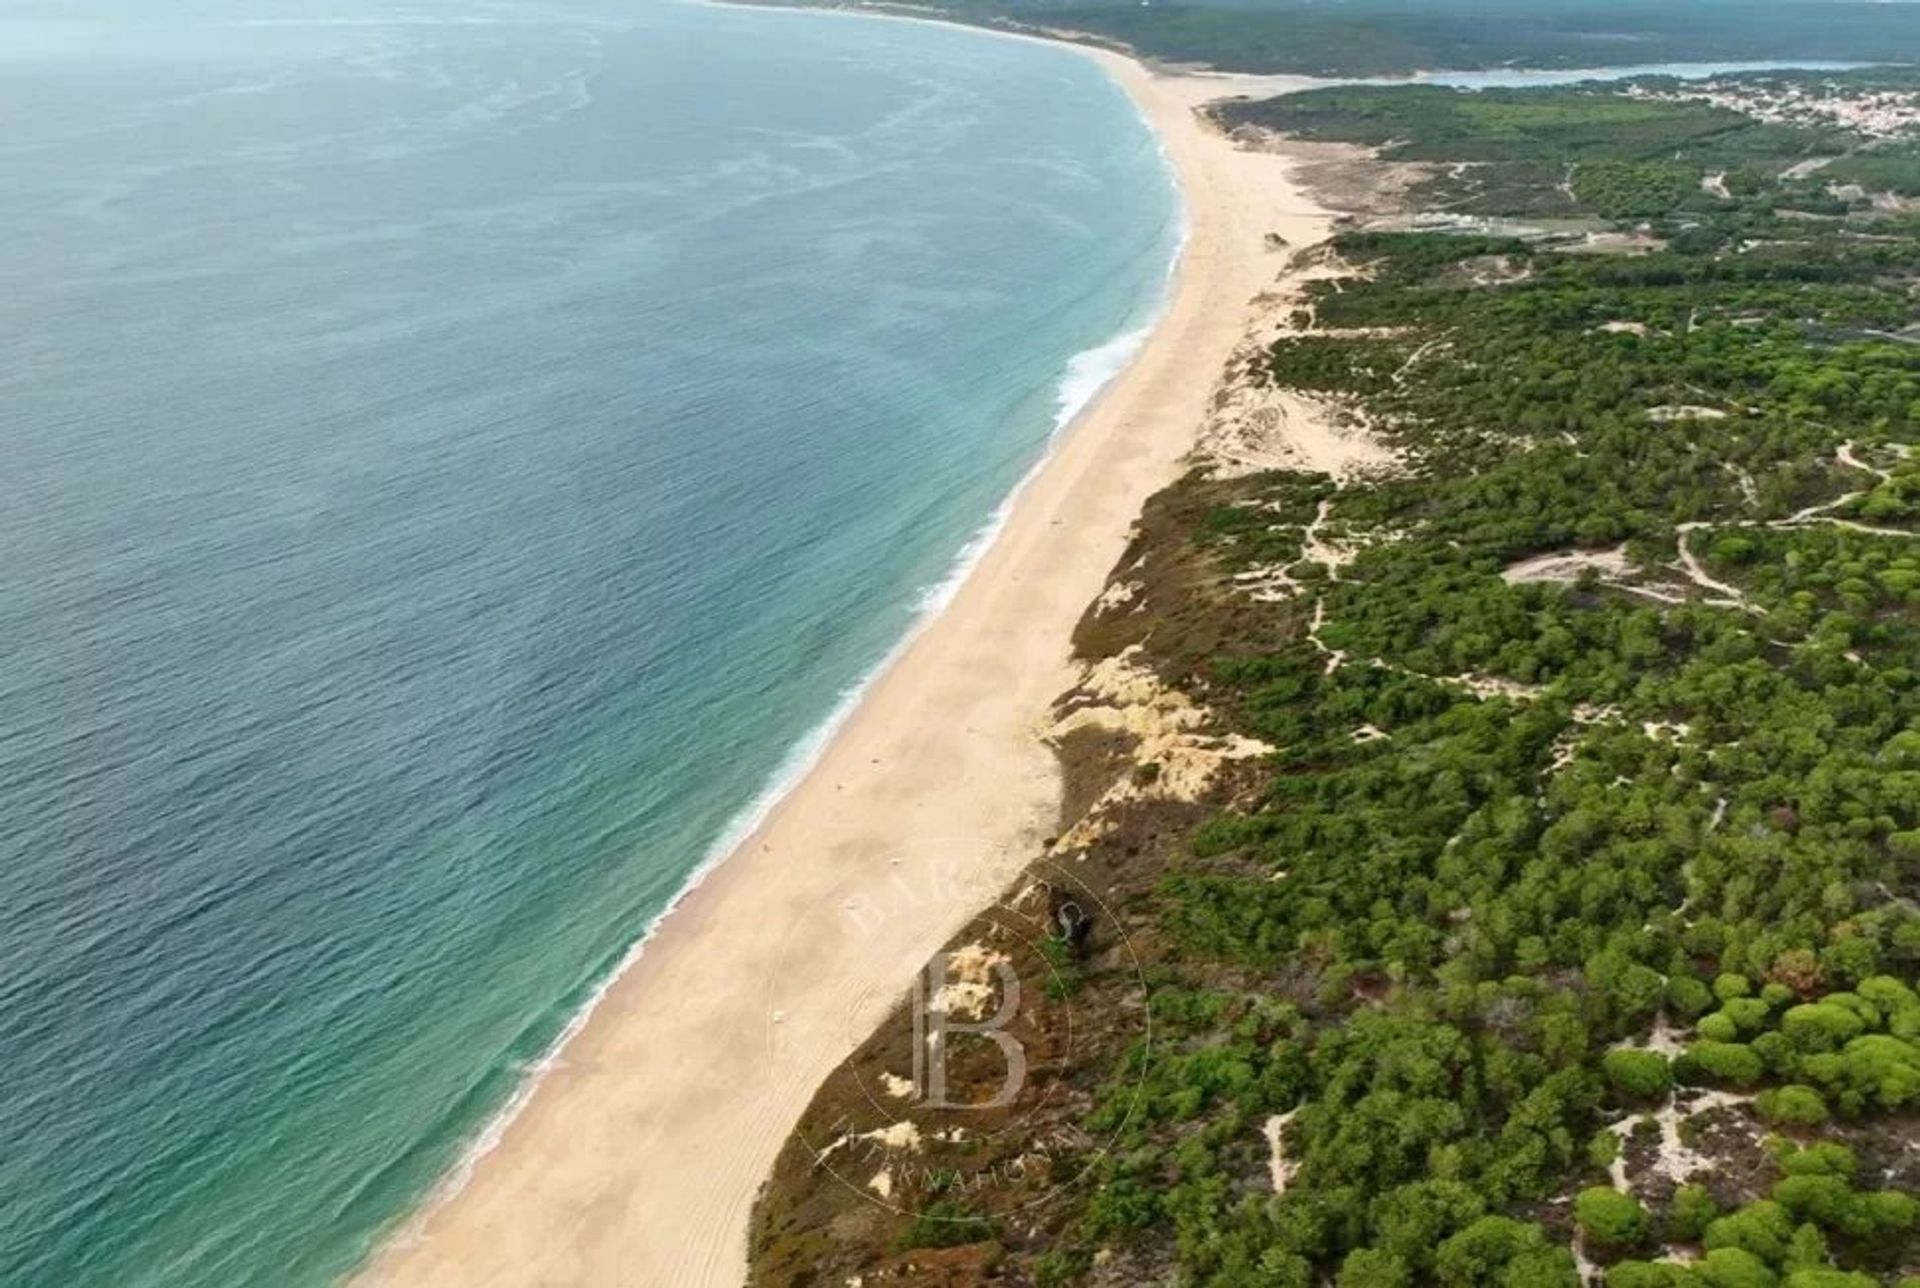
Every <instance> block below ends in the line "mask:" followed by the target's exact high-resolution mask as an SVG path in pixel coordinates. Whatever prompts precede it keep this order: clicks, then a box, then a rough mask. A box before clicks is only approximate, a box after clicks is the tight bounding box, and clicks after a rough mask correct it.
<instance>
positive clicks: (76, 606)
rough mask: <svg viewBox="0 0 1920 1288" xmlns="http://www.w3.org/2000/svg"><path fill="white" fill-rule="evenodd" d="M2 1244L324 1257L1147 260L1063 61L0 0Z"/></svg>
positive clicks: (1147, 241)
mask: <svg viewBox="0 0 1920 1288" xmlns="http://www.w3.org/2000/svg"><path fill="white" fill-rule="evenodd" d="M0 101H3V102H5V103H6V105H7V107H8V114H7V115H8V120H7V129H6V131H5V134H4V136H0V444H3V447H4V456H3V457H0V459H3V460H4V467H3V468H0V551H4V558H0V932H3V933H0V1059H4V1062H5V1069H6V1071H7V1078H6V1092H7V1094H6V1095H5V1096H4V1097H0V1283H6V1284H9V1285H13V1284H19V1285H60V1286H61V1288H70V1286H84V1285H116V1286H123V1285H165V1286H168V1288H174V1286H186V1285H196V1286H198V1285H207V1286H211V1285H220V1286H222V1288H225V1286H229V1285H237V1284H273V1285H289V1286H298V1285H306V1284H320V1283H326V1282H329V1281H332V1280H335V1279H337V1278H339V1277H340V1276H341V1275H342V1274H344V1273H345V1272H346V1271H348V1270H349V1269H351V1268H352V1266H353V1265H354V1264H355V1263H356V1261H357V1260H358V1259H359V1258H360V1257H362V1256H363V1255H364V1253H365V1252H366V1251H367V1249H368V1248H369V1246H370V1244H371V1243H372V1242H373V1241H375V1240H376V1239H377V1238H378V1237H379V1236H380V1235H381V1233H382V1232H384V1231H386V1230H389V1229H391V1228H392V1226H393V1225H394V1223H395V1222H396V1221H397V1220H399V1219H401V1218H402V1217H403V1216H404V1215H405V1214H406V1213H407V1212H408V1211H409V1210H411V1209H412V1208H413V1207H414V1206H415V1205H417V1204H418V1203H419V1202H420V1201H421V1200H422V1199H423V1197H424V1196H426V1195H427V1194H428V1193H429V1192H430V1191H432V1190H433V1188H434V1187H435V1185H436V1184H437V1183H439V1184H444V1183H446V1182H445V1181H444V1180H443V1179H442V1178H445V1177H447V1176H448V1175H449V1173H450V1172H451V1173H452V1174H454V1175H455V1176H456V1177H457V1174H458V1164H459V1163H460V1160H461V1159H462V1158H463V1156H465V1155H466V1154H467V1153H468V1152H469V1151H471V1150H472V1149H474V1148H476V1147H477V1145H476V1142H479V1141H483V1140H484V1139H485V1134H486V1132H487V1130H488V1128H489V1125H490V1124H492V1123H495V1122H497V1120H498V1118H499V1115H500V1114H501V1113H502V1111H503V1108H504V1107H505V1106H507V1105H508V1104H509V1103H510V1102H511V1100H512V1099H513V1097H514V1096H515V1094H516V1092H517V1091H519V1090H520V1089H522V1088H523V1087H524V1086H525V1085H526V1084H527V1081H528V1079H529V1078H531V1077H534V1076H537V1070H538V1068H539V1067H540V1063H541V1061H542V1059H543V1058H544V1057H545V1056H546V1054H547V1053H548V1052H549V1051H550V1050H551V1048H552V1046H553V1044H554V1042H555V1040H556V1038H557V1037H558V1036H559V1035H560V1034H561V1033H562V1032H563V1030H564V1029H565V1027H566V1026H567V1025H568V1023H569V1021H570V1020H571V1019H572V1018H573V1017H575V1016H576V1015H577V1014H578V1013H579V1012H580V1010H581V1008H582V1007H583V1005H585V1004H586V1003H587V1002H588V1001H589V999H590V998H591V997H592V996H593V994H594V990H595V989H596V987H597V986H598V985H600V984H601V983H602V982H603V981H604V980H605V979H606V977H607V976H608V974H609V973H610V972H612V971H614V970H615V969H617V967H618V965H619V964H620V962H621V961H622V960H623V958H624V957H625V956H626V955H627V954H628V952H629V950H630V948H631V947H632V946H633V945H634V944H635V943H636V941H639V940H640V939H642V937H643V936H644V935H645V933H646V932H647V930H648V928H649V926H650V925H651V924H652V922H653V921H654V919H655V918H656V917H657V916H658V915H659V914H660V913H661V911H662V910H663V909H664V908H666V907H667V906H668V904H669V902H670V901H671V899H672V898H673V896H674V894H675V893H676V892H677V891H679V890H680V889H682V888H683V886H684V885H685V883H686V882H687V881H688V880H689V879H690V878H692V877H693V876H694V875H695V874H696V873H697V872H698V871H699V870H700V869H701V868H702V866H703V865H704V864H707V863H709V862H711V861H712V860H713V859H714V858H715V857H716V856H718V855H719V854H720V853H722V852H723V851H724V848H725V846H726V844H727V842H728V840H729V838H730V837H733V836H737V835H738V834H739V832H740V830H741V829H742V828H744V827H745V826H746V825H747V824H748V823H750V822H751V820H752V819H753V818H754V817H756V816H757V815H758V813H759V812H761V811H763V810H764V809H765V807H766V806H767V805H768V804H769V803H770V802H771V800H772V799H774V797H775V796H776V795H777V793H778V791H779V790H780V788H781V787H782V786H783V785H784V784H786V783H789V782H791V781H792V779H793V778H794V776H795V775H796V774H798V773H799V772H800V771H801V770H802V769H804V767H805V763H806V761H807V759H808V757H809V756H810V755H811V754H812V753H813V752H814V751H817V750H818V747H819V745H820V743H821V742H822V741H823V739H824V737H825V736H826V734H827V732H828V731H830V729H831V727H832V722H833V721H834V720H835V719H837V718H838V717H839V716H840V715H842V714H844V712H845V711H846V710H847V709H848V705H849V703H850V702H851V701H852V700H853V697H854V695H856V694H857V693H858V692H859V690H860V687H861V685H862V684H863V683H864V682H865V681H866V680H867V679H868V678H869V677H871V675H872V674H873V673H874V670H875V668H876V667H877V666H879V665H881V664H882V662H883V660H884V659H885V658H886V657H887V655H888V654H889V652H890V650H892V649H893V648H895V647H896V646H897V644H898V642H899V641H900V640H901V639H902V638H903V636H905V635H906V634H907V633H908V632H909V631H910V630H911V629H912V627H913V625H914V624H915V622H916V621H918V620H922V619H923V618H924V615H925V614H926V613H928V612H930V611H933V610H934V609H936V608H937V607H938V605H939V604H940V602H942V599H943V597H944V595H945V594H947V593H948V592H949V591H950V589H951V587H952V585H953V584H954V578H955V577H956V576H957V575H959V573H960V572H961V571H963V570H964V568H965V566H966V563H967V561H968V560H969V559H970V558H972V557H973V556H974V555H975V554H977V552H978V550H979V549H980V547H981V544H982V542H983V541H984V540H986V539H987V537H988V536H989V535H990V533H991V529H992V525H993V523H994V522H995V521H996V518H997V516H998V515H999V514H1000V513H1001V512H1002V507H1003V505H1004V503H1005V500H1006V498H1007V497H1008V495H1009V494H1010V493H1011V492H1012V491H1013V489H1014V488H1015V487H1016V486H1017V484H1018V483H1019V481H1020V480H1021V479H1022V478H1023V477H1024V476H1025V475H1026V474H1027V472H1028V471H1029V470H1030V469H1032V467H1033V466H1034V465H1035V463H1036V462H1037V461H1039V460H1040V459H1041V458H1042V457H1043V456H1044V454H1045V452H1046V450H1047V446H1048V443H1049V440H1050V438H1051V437H1052V436H1053V435H1054V434H1055V432H1056V431H1057V430H1058V428H1059V427H1060V425H1061V424H1062V423H1063V422H1064V421H1065V420H1066V419H1067V418H1068V417H1069V416H1070V415H1071V413H1072V412H1073V411H1075V410H1076V409H1077V408H1078V407H1080V406H1081V405H1083V404H1084V403H1085V401H1086V400H1087V399H1089V398H1090V397H1091V396H1092V395H1093V393H1094V392H1095V391H1096V390H1097V389H1098V388H1099V386H1100V384H1101V383H1102V382H1103V381H1104V380H1105V379H1106V378H1107V377H1108V376H1110V375H1111V374H1113V372H1115V371H1116V370H1117V369H1118V368H1119V367H1120V366H1121V365H1122V364H1123V363H1124V362H1125V360H1126V357H1127V355H1128V354H1129V353H1130V352H1131V350H1132V347H1133V346H1134V345H1135V344H1137V342H1138V340H1139V339H1140V337H1141V336H1142V335H1143V333H1144V330H1145V328H1147V327H1148V326H1149V325H1150V323H1151V321H1152V318H1153V316H1154V314H1155V312H1156V310H1157V309H1158V308H1159V307H1160V304H1161V301H1162V297H1163V293H1164V291H1165V286H1166V280H1167V270H1168V266H1169V264H1170V262H1171V260H1172V257H1173V255H1174V254H1175V251H1176V247H1177V244H1178V239H1179V235H1180V216H1179V207H1178V200H1177V197H1176V195H1175V193H1174V191H1173V188H1172V180H1171V177H1170V175H1169V173H1168V171H1167V169H1166V166H1165V163H1164V161H1163V158H1162V157H1161V156H1160V154H1159V152H1158V149H1157V147H1156V144H1155V142H1154V139H1153V137H1152V136H1151V134H1150V132H1149V131H1148V129H1147V128H1146V126H1145V125H1144V123H1143V122H1142V121H1140V120H1139V119H1138V117H1137V116H1136V114H1135V113H1134V111H1133V109H1132V108H1131V106H1130V105H1129V103H1128V102H1127V100H1126V99H1125V98H1124V96H1123V95H1122V94H1121V92H1120V91H1119V90H1118V89H1117V88H1116V87H1115V86H1113V85H1112V84H1111V83H1109V82H1108V81H1107V80H1106V79H1105V78H1104V77H1103V76H1102V75H1101V74H1100V73H1099V71H1098V70H1097V69H1096V68H1095V67H1094V66H1093V65H1092V64H1091V63H1089V62H1088V61H1086V60H1084V59H1082V58H1080V57H1078V56H1076V55H1074V54H1073V53H1071V52H1067V51H1064V50H1060V49H1055V48H1049V47H1045V46H1041V45H1037V44H1033V43H1028V42H1020V41H1013V40H1006V39H999V38H993V37H989V36H985V35H981V34H977V33H969V32H963V31H959V30H953V29H948V28H942V27H936V26H930V25H924V24H913V23H901V22H888V21H879V20H869V19H856V18H848V17H844V16H838V15H828V14H799V13H788V12H773V11H751V10H742V9H727V8H718V7H705V6H698V5H692V4H680V3H669V2H667V0H642V2H640V3H614V2H613V0H605V2H603V3H596V2H594V0H524V2H523V0H462V2H458V3H456V2H454V0H392V2H391V3H379V2H377V0H313V3H310V4H303V5H296V4H293V3H291V0H257V2H245V0H182V2H181V3H178V4H170V5H165V6H161V5H154V4H148V3H140V4H135V3H131V2H130V0H67V2H65V3H59V4H55V3H51V2H43V0H0Z"/></svg>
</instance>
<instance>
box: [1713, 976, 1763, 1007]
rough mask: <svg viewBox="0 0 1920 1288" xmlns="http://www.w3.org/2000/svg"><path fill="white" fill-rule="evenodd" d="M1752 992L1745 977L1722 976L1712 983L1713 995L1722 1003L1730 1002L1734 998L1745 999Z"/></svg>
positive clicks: (1750, 985) (1751, 986)
mask: <svg viewBox="0 0 1920 1288" xmlns="http://www.w3.org/2000/svg"><path fill="white" fill-rule="evenodd" d="M1751 992H1753V985H1752V984H1749V983H1748V982H1747V977H1746V976H1745V975H1731V974H1729V975H1722V976H1720V977H1719V978H1717V979H1715V980H1714V981H1713V995H1714V996H1715V997H1717V998H1719V999H1720V1000H1721V1001H1722V1002H1731V1001H1732V1000H1733V999H1734V998H1736V997H1745V996H1746V995H1747V994H1749V993H1751Z"/></svg>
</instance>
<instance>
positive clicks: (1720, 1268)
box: [1694, 1248, 1780, 1288]
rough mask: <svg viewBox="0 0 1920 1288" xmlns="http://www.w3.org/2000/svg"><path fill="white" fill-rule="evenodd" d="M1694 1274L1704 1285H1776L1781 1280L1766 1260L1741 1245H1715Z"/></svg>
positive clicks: (1742, 1287) (1743, 1287) (1739, 1287)
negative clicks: (1768, 1267) (1740, 1246)
mask: <svg viewBox="0 0 1920 1288" xmlns="http://www.w3.org/2000/svg"><path fill="white" fill-rule="evenodd" d="M1694 1274H1695V1275H1696V1276H1697V1277H1698V1280H1699V1282H1700V1283H1702V1284H1705V1285H1706V1286H1707V1288H1775V1285H1777V1284H1778V1283H1779V1282H1780V1280H1779V1279H1778V1278H1777V1277H1775V1275H1774V1273H1773V1271H1771V1270H1769V1269H1767V1263H1766V1262H1764V1261H1762V1260H1761V1259H1760V1258H1759V1257H1756V1256H1754V1255H1753V1254H1752V1253H1751V1252H1748V1251H1747V1250H1745V1249H1744V1248H1715V1249H1714V1250H1713V1251H1711V1252H1709V1253H1707V1255H1706V1256H1704V1257H1702V1258H1701V1259H1700V1262H1699V1264H1698V1265H1697V1266H1696V1267H1695V1268H1694Z"/></svg>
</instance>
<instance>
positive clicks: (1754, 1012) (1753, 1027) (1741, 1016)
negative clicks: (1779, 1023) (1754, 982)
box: [1719, 997, 1773, 1033]
mask: <svg viewBox="0 0 1920 1288" xmlns="http://www.w3.org/2000/svg"><path fill="white" fill-rule="evenodd" d="M1719 1013H1720V1014H1722V1015H1724V1016H1726V1017H1727V1018H1728V1019H1730V1020H1732V1021H1733V1023H1734V1027H1735V1028H1736V1029H1738V1030H1739V1031H1740V1032H1742V1033H1758V1032H1759V1031H1760V1030H1761V1029H1764V1028H1765V1027H1766V1026H1767V1018H1768V1017H1769V1016H1770V1015H1772V1014H1773V1008H1772V1007H1771V1006H1769V1005H1767V1002H1766V999H1764V998H1759V997H1736V998H1734V999H1733V1000H1732V1001H1730V1002H1728V1003H1727V1004H1726V1005H1725V1006H1723V1007H1721V1008H1720V1012H1719Z"/></svg>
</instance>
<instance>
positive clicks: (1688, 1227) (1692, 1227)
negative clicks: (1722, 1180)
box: [1666, 1185, 1720, 1243]
mask: <svg viewBox="0 0 1920 1288" xmlns="http://www.w3.org/2000/svg"><path fill="white" fill-rule="evenodd" d="M1719 1215H1720V1205H1719V1204H1717V1203H1715V1202H1714V1201H1713V1195H1711V1194H1709V1193H1708V1192H1707V1187H1706V1186H1704V1185H1682V1186H1681V1187H1680V1188H1679V1189H1677V1190H1675V1191H1674V1192H1673V1206H1672V1207H1671V1208H1670V1209H1668V1211H1667V1226H1666V1235H1667V1238H1668V1239H1669V1240H1670V1241H1672V1242H1674V1243H1692V1242H1693V1241H1694V1240H1695V1239H1698V1238H1699V1237H1700V1236H1701V1235H1703V1234H1705V1233H1706V1232H1707V1227H1708V1226H1709V1225H1711V1224H1713V1221H1714V1218H1715V1217H1718V1216H1719Z"/></svg>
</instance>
